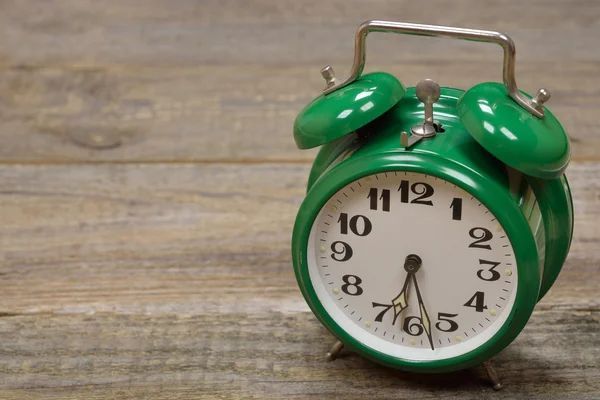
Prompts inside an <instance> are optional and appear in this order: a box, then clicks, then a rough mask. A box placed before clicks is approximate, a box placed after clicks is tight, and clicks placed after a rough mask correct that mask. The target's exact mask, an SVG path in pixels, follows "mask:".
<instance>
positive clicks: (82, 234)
mask: <svg viewBox="0 0 600 400" xmlns="http://www.w3.org/2000/svg"><path fill="white" fill-rule="evenodd" d="M598 15H600V3H598V2H594V1H572V2H562V1H551V2H548V1H541V0H535V1H529V2H527V3H523V4H522V5H520V3H519V2H517V1H508V2H507V1H502V2H494V3H489V2H480V1H475V0H459V1H455V2H447V1H442V0H434V1H428V2H414V1H389V0H378V1H368V2H367V1H359V0H346V1H342V0H339V1H338V0H336V1H324V0H320V1H317V0H310V1H298V2H291V1H285V2H284V1H269V0H257V1H243V0H228V1H223V0H220V1H198V2H195V1H184V0H174V1H169V2H163V1H159V0H148V1H123V0H119V1H117V0H108V1H102V2H98V1H92V0H85V1H67V0H55V1H52V2H48V1H42V0H39V1H32V0H27V1H17V0H13V1H9V0H6V1H2V2H1V3H0V398H1V399H8V400H12V399H86V400H87V399H108V398H116V399H117V398H118V399H147V398H153V399H194V398H198V399H217V398H227V399H229V398H232V399H250V398H256V399H281V398H309V397H312V398H318V399H360V398H376V399H408V398H411V399H417V398H418V399H421V398H423V399H428V398H448V399H458V398H492V399H515V398H516V399H520V398H527V399H598V398H600V301H599V300H598V293H599V292H600V263H599V262H600V228H598V220H599V217H600V201H599V200H598V199H599V197H600V180H599V179H598V176H599V174H600V163H598V161H600V157H599V156H598V154H599V151H600V141H599V139H597V138H596V135H597V134H598V128H597V123H596V115H597V111H596V110H597V108H598V106H599V105H600V45H599V44H598V41H597V38H598V37H599V36H600V25H599V24H598V18H597V17H598ZM368 18H389V19H397V20H407V21H413V22H427V23H438V24H447V25H459V26H468V27H476V28H486V29H495V30H502V31H506V32H508V33H510V34H511V36H512V37H513V38H514V39H515V41H516V43H517V54H518V57H517V72H518V82H519V84H520V85H521V86H522V88H523V89H524V90H527V91H529V92H533V91H535V90H536V89H537V88H538V87H539V86H542V85H543V86H547V87H548V88H550V89H552V92H553V94H554V97H553V99H552V100H551V103H550V106H551V108H552V110H553V111H554V112H555V114H556V115H557V116H558V118H559V119H560V120H561V121H562V122H563V124H564V125H565V128H566V129H567V130H568V131H569V133H570V134H571V136H572V138H573V140H574V143H573V144H574V154H573V158H574V160H575V162H574V163H573V164H572V165H571V167H570V169H569V171H568V176H569V178H570V181H571V185H572V190H573V195H574V200H575V212H576V229H575V239H574V243H573V246H572V250H571V253H570V255H569V258H568V260H567V264H566V266H565V269H564V270H563V273H562V274H561V276H560V277H559V279H558V281H557V283H556V285H555V286H554V287H553V288H552V290H551V291H550V292H549V294H548V295H547V296H546V297H545V298H544V299H543V300H542V302H541V303H540V304H539V305H538V308H537V311H536V312H535V314H534V315H533V317H532V319H531V321H530V323H529V325H528V326H527V328H526V329H525V331H524V332H523V334H522V335H521V336H520V337H519V338H518V339H517V340H516V341H515V343H513V344H512V345H511V346H510V347H509V348H508V349H507V350H505V351H504V352H502V353H501V354H500V355H499V356H498V357H497V366H498V369H499V372H500V374H501V376H502V378H504V380H505V382H506V387H505V389H504V390H503V391H502V392H500V393H494V392H492V391H491V390H490V389H489V388H488V387H487V386H486V382H485V376H484V373H483V371H482V370H478V369H474V370H469V371H463V372H459V373H453V374H446V375H425V376H422V375H415V374H406V373H401V372H397V371H392V370H389V369H386V368H382V367H379V366H376V365H375V364H373V363H371V362H368V361H366V360H364V359H362V358H360V357H358V356H355V355H352V354H349V353H346V354H345V356H344V357H342V358H341V359H339V360H337V361H335V362H333V363H328V362H325V361H324V352H325V351H326V349H327V347H328V346H329V344H330V342H331V338H330V336H329V335H328V334H327V332H326V331H325V330H324V328H322V327H321V326H320V324H319V323H318V322H317V321H316V319H315V318H314V317H313V316H312V314H311V313H310V312H309V310H308V308H307V306H306V304H305V303H304V301H303V299H302V296H301V295H300V292H299V290H298V289H297V286H296V282H295V279H294V277H293V273H292V269H291V260H290V248H289V247H290V245H289V242H290V238H291V227H292V224H293V220H294V217H295V212H296V211H297V209H298V207H299V205H300V202H301V201H302V198H303V194H304V184H305V182H306V179H307V176H308V169H309V167H310V164H309V161H310V160H311V158H312V157H313V156H314V154H315V153H314V152H313V151H308V152H300V151H298V150H296V149H295V147H294V144H293V140H292V135H291V125H292V123H293V119H294V117H295V115H296V113H297V112H298V111H299V110H300V109H301V108H302V107H303V106H304V104H305V103H307V102H308V101H309V100H310V99H311V98H312V97H314V96H315V95H317V94H318V92H319V90H320V89H321V88H322V79H321V77H320V75H319V73H318V71H319V69H320V68H321V67H322V66H323V65H325V64H327V63H331V64H332V65H333V66H334V68H335V69H336V70H337V71H338V74H340V75H343V74H344V73H346V72H347V71H348V69H349V68H350V64H351V58H352V39H353V33H354V29H355V27H356V25H357V24H358V23H359V22H361V21H363V20H365V19H368ZM390 49H393V50H390ZM500 53H501V51H500V49H499V48H496V47H493V46H489V45H482V44H474V43H467V42H453V41H448V40H434V39H430V38H415V37H398V36H391V37H386V36H385V35H372V36H371V37H370V38H369V66H368V68H369V69H382V70H386V71H389V72H392V73H394V74H395V75H396V76H398V77H400V79H402V80H403V81H404V82H405V83H406V84H407V85H411V84H413V83H414V82H416V81H417V80H418V79H421V78H423V77H432V78H435V79H436V80H438V81H439V82H440V83H442V84H448V85H453V86H459V87H465V88H467V87H469V86H471V85H473V84H475V83H478V82H480V81H484V80H498V78H499V77H500V73H501V54H500ZM88 132H90V133H91V134H97V135H100V136H102V135H105V134H113V133H117V134H118V135H119V136H120V137H121V140H122V144H121V145H120V146H118V147H116V148H113V149H109V150H94V149H90V148H86V147H82V146H80V145H78V144H75V143H74V142H73V140H72V139H71V137H72V135H76V134H79V133H88Z"/></svg>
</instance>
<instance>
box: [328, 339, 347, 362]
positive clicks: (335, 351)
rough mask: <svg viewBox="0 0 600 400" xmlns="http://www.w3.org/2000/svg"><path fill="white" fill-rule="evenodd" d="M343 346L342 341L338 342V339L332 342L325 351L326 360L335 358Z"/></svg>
mask: <svg viewBox="0 0 600 400" xmlns="http://www.w3.org/2000/svg"><path fill="white" fill-rule="evenodd" d="M343 348H344V344H343V343H342V342H340V341H339V340H338V341H336V342H335V343H334V344H333V346H331V348H330V349H329V351H328V352H327V360H329V361H333V360H335V359H336V358H337V356H338V355H339V354H340V353H341V352H342V349H343Z"/></svg>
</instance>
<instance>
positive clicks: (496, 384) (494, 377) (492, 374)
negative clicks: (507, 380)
mask: <svg viewBox="0 0 600 400" xmlns="http://www.w3.org/2000/svg"><path fill="white" fill-rule="evenodd" d="M482 365H483V367H484V368H485V370H486V372H487V374H488V377H489V378H490V381H492V387H493V388H494V390H500V389H502V383H501V382H500V378H499V377H498V373H497V372H496V368H494V366H493V365H492V360H487V361H484V362H483V364H482Z"/></svg>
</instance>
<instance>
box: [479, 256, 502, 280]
mask: <svg viewBox="0 0 600 400" xmlns="http://www.w3.org/2000/svg"><path fill="white" fill-rule="evenodd" d="M479 265H481V266H483V265H491V267H490V268H488V269H480V270H479V271H477V276H478V277H479V279H482V280H484V281H488V282H493V281H497V280H498V279H500V272H498V271H496V270H495V269H494V268H496V267H497V266H498V265H500V263H499V262H496V261H487V260H481V259H480V260H479ZM485 271H487V272H489V273H490V274H492V275H491V276H489V274H487V273H486V274H485V275H487V277H486V276H484V272H485Z"/></svg>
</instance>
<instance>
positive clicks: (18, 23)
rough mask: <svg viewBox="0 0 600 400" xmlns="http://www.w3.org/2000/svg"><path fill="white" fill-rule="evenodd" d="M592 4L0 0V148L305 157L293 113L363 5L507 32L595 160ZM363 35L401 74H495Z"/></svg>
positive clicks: (4, 157) (339, 65)
mask: <svg viewBox="0 0 600 400" xmlns="http://www.w3.org/2000/svg"><path fill="white" fill-rule="evenodd" d="M465 10H469V12H468V13H467V12H465ZM598 13H600V3H598V2H590V1H569V2H564V1H552V2H547V1H541V0H537V1H529V2H527V3H523V6H519V5H518V2H516V1H514V2H505V1H504V2H494V3H491V4H490V3H489V2H481V1H477V0H460V1H456V2H447V1H443V0H434V1H431V2H428V3H427V4H426V5H424V4H422V3H415V2H412V1H408V0H406V1H394V2H391V1H383V0H379V1H368V2H366V1H362V0H351V1H342V0H336V1H329V2H327V1H318V0H309V1H304V2H298V3H297V4H296V3H292V2H290V1H287V2H278V1H272V0H256V1H245V0H230V1H202V2H194V1H187V0H185V1H184V0H177V1H170V2H163V1H159V0H152V1H143V2H142V1H118V0H107V1H103V2H97V1H92V0H87V1H78V2H71V1H66V0H56V1H53V2H52V6H48V3H47V1H16V0H13V1H4V2H2V4H0V26H1V27H2V30H3V31H2V32H0V33H2V34H1V35H0V116H1V117H2V118H1V119H2V124H0V143H2V146H0V162H1V161H4V162H47V161H51V162H85V161H111V162H123V161H126V162H131V161H141V162H160V161H163V162H168V161H173V160H177V161H192V162H193V161H202V162H205V161H220V162H224V161H232V160H236V161H240V160H270V161H287V160H303V161H309V160H311V159H312V158H313V157H314V154H315V153H314V151H307V152H299V151H297V150H296V148H295V145H294V143H293V140H292V138H291V127H292V125H293V121H294V118H295V116H296V114H297V113H298V112H299V111H300V110H301V109H302V107H303V106H304V105H305V104H307V103H308V102H309V101H310V100H311V99H313V98H314V97H316V96H317V95H318V94H319V93H320V91H321V89H322V87H323V80H322V78H321V76H320V74H319V70H320V68H322V67H323V66H324V65H326V64H331V65H332V66H333V67H334V68H335V69H336V70H337V71H338V75H343V74H346V73H347V71H349V69H350V65H351V60H352V56H353V47H352V46H353V37H354V32H355V29H356V26H357V25H358V24H359V23H360V22H362V21H363V20H365V19H367V18H369V17H372V18H377V17H380V18H390V19H398V20H406V21H421V22H428V23H438V24H446V25H459V26H469V27H475V28H485V29H492V30H493V29H496V30H501V31H507V32H508V33H509V34H510V35H511V36H512V37H513V39H514V40H515V42H516V44H517V77H518V83H519V85H520V87H521V88H522V89H523V90H526V91H528V92H530V93H535V91H536V90H537V89H538V88H539V87H540V86H546V87H548V88H549V89H550V90H551V92H552V93H553V99H552V100H551V101H550V102H549V103H548V106H549V107H550V108H551V109H552V110H553V112H554V113H555V114H556V115H557V116H558V118H559V119H560V120H561V121H562V123H563V125H564V126H565V129H566V130H567V131H568V132H569V134H570V135H571V136H572V138H573V141H574V143H573V145H574V153H573V154H574V159H577V160H588V159H594V160H595V159H597V158H598V157H597V154H596V152H595V150H594V149H596V148H600V139H598V138H597V134H596V131H597V129H596V125H597V122H596V110H597V109H598V108H600V94H599V93H600V43H599V42H598V41H597V40H596V38H597V37H598V36H600V25H598V24H597V23H595V17H594V16H595V15H598ZM425 15H426V17H425ZM475 16H476V17H475ZM368 46H369V47H368V48H369V55H368V66H367V69H368V70H384V71H387V72H390V73H392V74H394V75H395V76H397V77H399V78H400V79H401V80H402V81H403V82H404V83H405V84H406V85H408V86H411V85H414V83H416V82H417V81H418V80H420V79H423V78H424V77H430V78H434V79H436V80H437V81H438V82H440V84H442V85H448V86H455V87H460V88H464V89H467V88H469V87H471V86H473V85H474V84H477V83H480V82H483V81H490V80H492V81H498V80H499V79H500V77H501V57H502V56H501V51H500V49H499V48H498V47H496V46H491V45H489V44H482V43H473V42H461V41H451V40H444V39H431V38H423V37H409V36H396V35H383V34H379V35H378V34H375V35H371V36H370V37H369V43H368ZM80 132H90V133H91V134H97V135H106V134H114V135H118V136H119V137H120V138H121V141H122V144H121V146H119V147H117V148H114V149H110V150H102V151H99V150H91V149H89V148H86V147H81V146H79V145H78V144H77V143H76V142H74V141H73V140H72V137H73V135H77V134H78V133H80Z"/></svg>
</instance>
